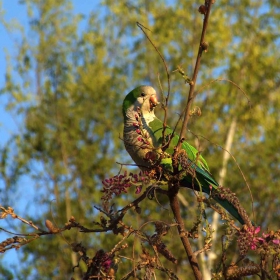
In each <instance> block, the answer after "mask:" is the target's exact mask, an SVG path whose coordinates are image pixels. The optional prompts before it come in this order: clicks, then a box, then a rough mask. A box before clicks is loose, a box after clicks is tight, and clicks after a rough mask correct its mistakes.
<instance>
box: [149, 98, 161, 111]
mask: <svg viewBox="0 0 280 280" xmlns="http://www.w3.org/2000/svg"><path fill="white" fill-rule="evenodd" d="M158 104H159V102H158V100H157V97H156V95H152V96H151V97H150V109H151V110H153V109H154V108H155V107H156V106H157V105H158Z"/></svg>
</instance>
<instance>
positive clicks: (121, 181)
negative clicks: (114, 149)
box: [102, 171, 150, 201]
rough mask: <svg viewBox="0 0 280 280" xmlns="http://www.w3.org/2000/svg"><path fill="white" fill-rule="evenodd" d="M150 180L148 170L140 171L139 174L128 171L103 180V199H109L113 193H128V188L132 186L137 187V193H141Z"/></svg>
mask: <svg viewBox="0 0 280 280" xmlns="http://www.w3.org/2000/svg"><path fill="white" fill-rule="evenodd" d="M149 182H150V178H149V174H148V172H141V171H140V172H139V173H138V174H133V173H129V174H128V173H127V172H126V171H125V172H124V174H119V175H115V176H114V177H112V178H109V179H105V180H103V181H102V184H103V186H104V187H103V190H102V192H103V193H104V196H103V197H102V199H103V200H105V201H109V200H110V199H111V198H112V196H113V195H120V194H122V193H127V189H129V188H130V187H136V191H135V193H136V194H139V193H140V192H141V190H142V188H143V186H146V185H148V184H149Z"/></svg>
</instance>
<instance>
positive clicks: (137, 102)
mask: <svg viewBox="0 0 280 280" xmlns="http://www.w3.org/2000/svg"><path fill="white" fill-rule="evenodd" d="M158 104H159V102H158V100H157V96H156V91H155V89H154V88H152V87H150V86H139V87H137V88H135V89H134V90H132V91H131V92H130V93H128V94H127V96H126V97H125V99H124V101H123V115H124V116H126V113H127V110H134V111H137V110H141V113H142V114H143V115H146V114H154V109H155V107H156V106H157V105H158Z"/></svg>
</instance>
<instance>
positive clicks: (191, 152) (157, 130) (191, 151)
mask: <svg viewBox="0 0 280 280" xmlns="http://www.w3.org/2000/svg"><path fill="white" fill-rule="evenodd" d="M149 126H150V127H151V129H152V131H153V132H154V136H155V138H156V140H157V142H158V143H159V144H162V142H163V141H162V140H163V139H162V130H163V123H162V121H160V120H159V119H157V118H155V119H154V120H153V121H152V122H150V123H149ZM172 132H173V130H172V129H171V128H170V127H166V130H165V143H167V142H168V140H169V138H170V137H171V134H172ZM178 141H179V136H178V135H177V134H175V135H174V137H173V138H172V139H171V142H170V144H169V147H168V148H167V149H166V151H165V152H167V153H168V154H170V155H172V154H173V153H174V148H175V147H176V145H177V144H178ZM182 149H183V150H185V151H186V154H187V156H188V159H189V160H191V161H192V162H194V163H195V164H196V165H197V166H198V167H200V168H202V169H204V170H206V171H207V172H209V167H208V164H207V162H206V160H205V159H204V158H203V157H202V156H201V155H199V154H198V151H197V149H196V148H195V147H193V146H192V145H190V144H189V143H187V142H186V141H184V142H183V143H182Z"/></svg>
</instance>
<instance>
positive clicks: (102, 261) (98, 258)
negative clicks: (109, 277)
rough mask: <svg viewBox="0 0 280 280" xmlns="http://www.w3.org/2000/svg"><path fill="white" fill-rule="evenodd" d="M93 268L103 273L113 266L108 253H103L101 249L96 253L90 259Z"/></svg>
mask: <svg viewBox="0 0 280 280" xmlns="http://www.w3.org/2000/svg"><path fill="white" fill-rule="evenodd" d="M92 263H93V265H94V267H96V268H101V269H102V270H104V271H105V272H108V271H109V269H110V267H111V266H112V264H113V258H112V256H110V255H109V254H108V253H105V252H104V251H103V250H102V249H101V250H99V251H97V252H96V254H95V256H94V257H93V259H92Z"/></svg>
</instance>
